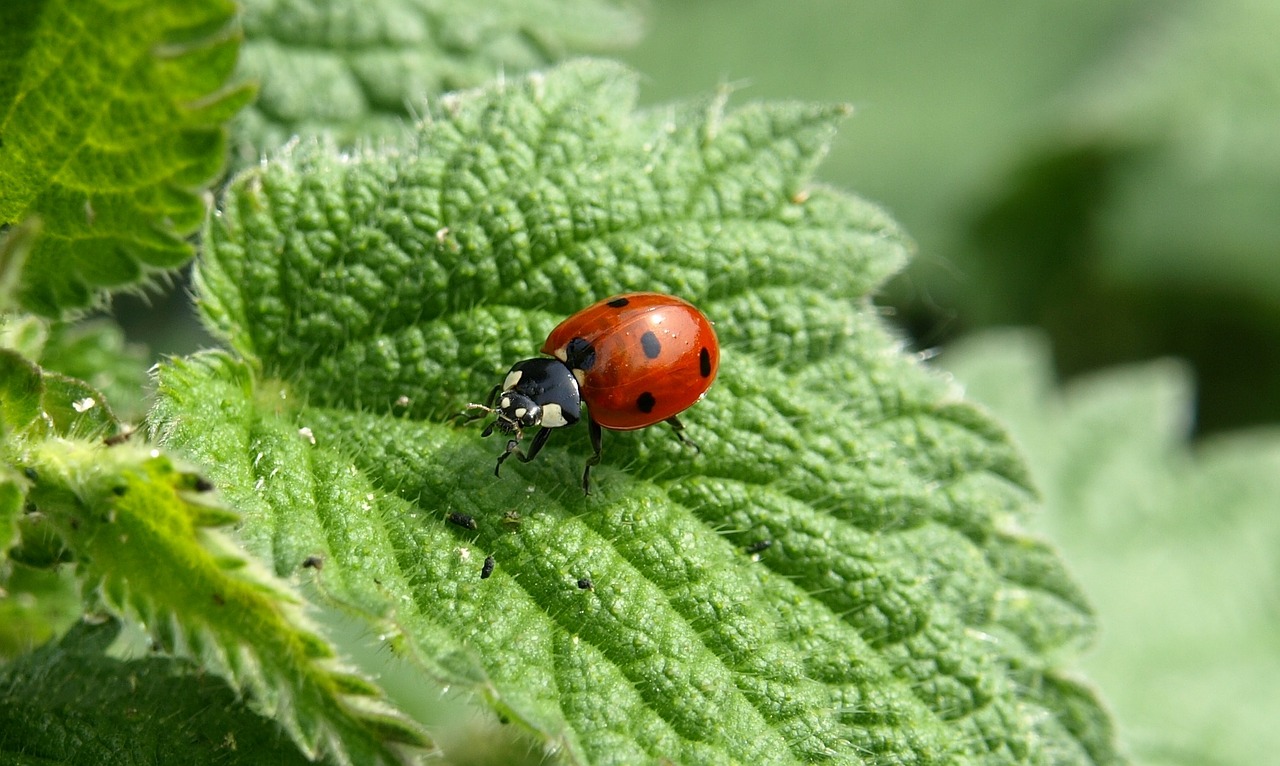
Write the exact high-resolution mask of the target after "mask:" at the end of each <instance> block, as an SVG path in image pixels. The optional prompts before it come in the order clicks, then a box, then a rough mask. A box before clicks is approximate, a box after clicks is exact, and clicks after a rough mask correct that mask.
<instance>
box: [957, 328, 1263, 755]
mask: <svg viewBox="0 0 1280 766" xmlns="http://www.w3.org/2000/svg"><path fill="white" fill-rule="evenodd" d="M946 361H947V366H948V367H949V368H950V369H953V370H955V371H956V372H957V375H958V376H959V377H961V378H963V379H964V380H965V381H966V383H967V385H968V388H969V390H970V391H971V392H972V394H973V396H974V397H975V398H976V399H980V400H982V401H984V402H987V403H989V404H990V406H991V407H993V408H994V409H995V410H996V411H997V412H999V413H1000V414H1001V415H1002V416H1003V417H1005V418H1007V420H1008V422H1009V423H1010V427H1011V428H1012V430H1013V432H1014V433H1015V434H1016V435H1017V436H1018V437H1019V440H1020V441H1021V442H1022V443H1023V444H1025V445H1026V449H1027V455H1028V459H1029V460H1030V462H1031V465H1032V467H1033V468H1034V470H1035V473H1036V476H1037V479H1038V480H1039V483H1040V484H1041V485H1042V486H1043V487H1044V488H1045V499H1046V504H1047V506H1048V512H1047V513H1046V514H1044V516H1043V522H1042V523H1043V524H1044V525H1045V526H1046V527H1048V528H1049V529H1050V530H1051V531H1052V534H1053V538H1054V539H1055V540H1061V541H1062V545H1063V547H1064V548H1065V549H1066V551H1067V552H1068V553H1069V554H1070V556H1071V560H1072V562H1073V563H1074V564H1076V568H1077V569H1079V571H1080V577H1081V579H1082V580H1083V581H1084V582H1085V584H1086V585H1089V586H1092V587H1091V589H1090V590H1091V592H1092V593H1096V594H1097V601H1098V612H1099V619H1100V620H1101V621H1102V623H1103V625H1104V628H1105V630H1104V631H1103V637H1102V639H1101V640H1100V641H1099V642H1098V650H1097V651H1096V652H1095V653H1093V654H1092V655H1091V656H1090V657H1089V658H1088V662H1087V663H1086V668H1087V669H1088V670H1089V671H1090V673H1091V674H1093V675H1094V676H1095V677H1096V678H1097V679H1098V680H1099V681H1101V682H1103V683H1104V684H1106V688H1107V689H1108V690H1110V692H1111V694H1110V696H1111V697H1112V700H1111V701H1112V702H1113V703H1114V706H1115V709H1116V711H1117V713H1118V717H1119V719H1120V720H1121V721H1123V722H1124V724H1125V727H1124V735H1125V739H1126V740H1127V741H1128V743H1129V744H1130V746H1131V747H1132V748H1133V750H1134V752H1135V754H1136V755H1137V756H1138V757H1139V759H1140V760H1141V762H1145V763H1167V762H1170V759H1171V758H1172V760H1173V761H1176V762H1179V763H1265V762H1267V761H1269V760H1270V759H1271V758H1272V757H1274V756H1273V754H1274V753H1275V752H1276V751H1277V749H1280V734H1278V733H1277V732H1276V729H1275V726H1274V725H1273V722H1274V721H1276V720H1277V718H1280V699H1278V698H1277V697H1276V694H1275V689H1276V687H1277V686H1278V685H1280V660H1278V659H1277V656H1276V652H1275V651H1274V649H1275V646H1276V645H1277V642H1280V623H1277V621H1276V619H1275V605H1276V604H1277V603H1280V577H1278V576H1277V573H1276V566H1275V560H1276V559H1275V551H1276V549H1277V546H1280V516H1277V514H1276V498H1277V497H1280V434H1277V432H1276V431H1275V429H1258V430H1256V431H1253V432H1240V433H1232V434H1223V435H1218V436H1214V437H1211V438H1207V439H1204V440H1202V441H1201V442H1200V443H1198V444H1195V445H1194V446H1193V445H1191V444H1189V443H1188V436H1189V432H1190V424H1191V422H1192V417H1193V414H1194V396H1193V384H1192V380H1191V377H1190V375H1189V373H1188V371H1187V369H1186V367H1185V366H1183V365H1181V364H1179V363H1176V362H1173V361H1171V360H1161V361H1157V362H1152V363H1148V364H1143V365H1133V366H1129V367H1122V368H1117V369H1112V370H1106V371H1103V372H1100V373H1096V374H1094V375H1091V376H1088V377H1083V378H1080V379H1078V380H1075V381H1073V382H1071V383H1070V384H1068V385H1065V386H1062V387H1059V386H1058V385H1057V384H1056V383H1055V381H1054V378H1053V363H1052V355H1051V353H1050V349H1049V348H1048V346H1047V344H1046V343H1045V341H1044V339H1043V338H1041V337H1039V336H1038V335H1036V334H1034V333H1031V332H1026V331H1004V332H991V333H984V334H982V335H979V336H976V337H973V338H970V339H968V340H967V341H966V342H964V343H962V344H957V346H956V347H955V349H954V350H953V351H950V352H949V353H948V355H947V357H946ZM1210 700H1213V701H1217V700H1230V704H1226V705H1218V704H1212V703H1210V704H1206V703H1207V701H1210ZM1171 754H1172V755H1171Z"/></svg>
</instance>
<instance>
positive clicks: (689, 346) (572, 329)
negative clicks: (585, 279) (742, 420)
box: [467, 293, 720, 494]
mask: <svg viewBox="0 0 1280 766" xmlns="http://www.w3.org/2000/svg"><path fill="white" fill-rule="evenodd" d="M542 353H544V354H548V355H549V356H550V358H543V357H539V358H536V359H526V360H524V361H522V362H517V363H516V364H515V365H514V366H513V367H512V368H511V370H510V372H508V373H507V377H506V379H505V380H504V381H503V382H502V384H501V385H499V386H494V388H493V391H491V392H490V393H489V398H488V399H487V400H486V401H485V403H484V404H468V405H467V409H469V410H472V409H474V410H482V411H483V412H482V414H480V415H477V416H476V417H484V415H487V414H489V413H493V414H494V415H496V416H497V418H496V419H495V420H494V421H493V422H492V423H490V424H489V425H488V426H486V427H485V429H484V431H483V432H481V434H480V435H481V436H489V435H490V434H492V433H493V432H494V430H495V429H496V430H498V431H501V432H502V433H504V434H508V435H510V437H511V438H510V439H509V440H508V441H507V448H506V450H504V451H503V453H502V454H501V455H499V456H498V464H497V466H495V467H494V469H493V473H494V475H495V476H497V475H499V472H500V471H501V470H502V463H503V462H504V461H505V460H506V459H507V458H509V457H511V456H512V455H515V456H516V457H518V458H520V460H521V462H525V463H527V462H529V461H530V460H533V459H534V458H535V457H537V455H538V453H539V452H540V451H542V448H543V447H544V446H545V445H546V443H547V439H549V438H550V437H551V433H552V431H554V430H555V429H557V428H564V427H566V426H571V425H573V424H574V423H577V422H578V421H579V420H581V419H582V418H583V415H584V413H583V409H582V405H583V404H584V403H585V404H586V413H585V415H586V419H587V433H588V435H589V436H590V439H591V449H592V455H591V457H589V458H588V459H587V465H586V468H585V469H584V470H583V472H582V490H583V491H584V492H586V493H587V494H590V493H591V467H592V466H594V465H598V464H599V463H600V447H601V429H606V428H607V429H609V430H610V431H634V430H636V429H639V428H645V427H647V426H651V425H654V424H656V423H661V422H666V423H669V424H671V427H672V428H673V429H674V430H675V434H676V437H677V438H679V439H680V441H681V442H683V443H685V444H690V445H693V442H691V441H690V440H689V439H688V438H686V437H685V435H684V425H683V424H682V423H681V422H680V420H679V419H678V418H677V417H676V416H677V415H679V414H680V413H681V412H684V411H685V410H687V409H688V408H689V407H691V406H693V404H694V403H696V402H697V401H698V400H699V399H701V398H702V397H703V396H704V395H705V394H706V393H707V389H708V388H710V387H711V383H712V382H713V381H714V380H715V379H716V372H717V371H718V369H719V367H720V346H719V344H718V343H717V342H716V334H715V331H714V330H713V329H711V322H710V321H709V320H708V319H707V317H706V316H705V315H704V314H703V313H702V312H701V311H699V310H698V309H697V308H695V307H694V306H693V304H691V303H689V302H687V301H684V300H681V299H680V298H675V297H673V296H670V295H663V294H661V293H626V294H624V295H617V296H614V297H612V298H606V299H605V300H602V301H600V302H599V303H595V304H593V305H591V306H588V307H587V308H585V309H583V310H582V311H579V312H578V313H576V314H574V315H573V316H571V317H569V318H568V319H566V320H564V321H563V322H561V323H560V324H559V326H557V327H556V328H555V329H554V330H552V331H551V334H550V335H549V336H547V341H546V343H544V344H542ZM535 426H540V427H541V429H540V430H539V431H538V432H537V434H535V435H534V437H533V440H532V441H531V442H530V443H529V448H528V450H527V451H524V450H521V449H520V440H521V439H522V438H524V432H525V430H526V429H530V428H533V427H535ZM693 446H695V448H696V445H693Z"/></svg>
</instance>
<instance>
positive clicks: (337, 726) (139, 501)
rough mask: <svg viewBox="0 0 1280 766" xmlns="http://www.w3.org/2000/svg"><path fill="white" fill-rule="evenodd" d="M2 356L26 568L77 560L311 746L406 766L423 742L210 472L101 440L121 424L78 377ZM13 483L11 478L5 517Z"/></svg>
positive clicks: (105, 599) (43, 586)
mask: <svg viewBox="0 0 1280 766" xmlns="http://www.w3.org/2000/svg"><path fill="white" fill-rule="evenodd" d="M0 362H2V363H3V364H0V370H3V374H2V375H0V393H3V399H2V400H3V401H4V403H5V407H4V408H3V410H0V414H3V421H2V422H3V425H4V428H5V430H4V435H5V441H4V443H3V444H0V458H2V459H3V462H2V463H0V468H3V469H5V473H0V476H5V475H7V476H8V477H9V479H10V480H9V481H8V482H6V483H7V484H9V485H12V486H13V488H16V489H17V490H19V492H20V493H21V495H20V500H21V502H22V510H23V511H24V513H23V515H22V516H21V517H20V518H19V519H18V520H17V524H16V525H11V524H6V526H8V528H9V529H13V528H15V527H16V530H17V535H18V538H19V539H18V542H17V544H15V545H13V547H12V549H10V547H9V540H6V541H5V542H6V546H5V547H6V550H7V552H8V553H9V558H10V559H12V561H13V562H14V564H15V566H26V567H35V568H43V569H50V568H52V567H54V566H55V565H57V564H59V563H63V562H67V561H73V562H75V565H76V576H77V578H78V580H79V582H80V585H81V590H82V592H83V593H85V594H87V595H88V596H89V597H90V598H91V599H93V600H95V602H100V603H101V604H102V605H103V606H104V607H105V608H106V609H107V610H108V611H109V612H110V613H112V614H115V615H121V616H125V617H128V618H130V619H137V620H139V621H141V623H142V624H143V625H145V626H146V627H147V628H148V629H149V630H150V631H152V633H153V634H154V636H155V637H156V639H157V640H158V641H159V644H160V646H161V647H163V648H165V649H168V650H171V651H174V652H177V653H179V654H182V655H185V656H189V657H192V658H194V659H197V660H199V661H200V663H201V664H202V666H203V667H205V668H210V669H213V670H215V671H217V672H219V673H220V674H221V675H223V676H224V677H226V678H227V679H228V680H229V681H231V682H232V685H233V686H234V687H235V688H236V689H238V690H241V691H248V692H250V693H251V694H250V697H251V700H252V702H253V703H254V704H255V705H256V706H257V707H258V708H259V709H260V710H261V711H262V712H265V713H267V714H269V715H271V716H272V717H274V718H275V719H276V720H277V721H279V722H280V723H281V724H282V725H283V727H284V730H285V731H286V732H287V733H288V734H289V735H290V736H291V737H292V738H293V740H294V741H295V743H296V744H297V745H298V747H299V749H300V750H301V752H302V753H303V754H304V755H306V756H308V757H316V756H318V755H324V756H326V757H328V758H330V759H332V760H333V761H334V762H336V763H362V764H363V763H401V762H405V761H407V760H409V759H411V758H413V757H414V756H415V754H419V753H421V752H422V750H423V748H425V747H427V745H428V740H427V739H426V737H425V735H424V734H423V733H422V732H421V730H420V729H419V728H418V727H417V726H416V725H415V724H414V723H412V722H411V721H408V720H407V719H405V718H404V717H403V715H402V714H401V713H399V711H397V710H395V709H394V708H392V707H391V706H390V705H389V704H388V703H387V702H386V700H385V698H384V697H383V695H382V693H381V692H380V690H378V689H377V687H376V686H375V685H374V684H373V683H372V682H371V681H369V680H367V679H365V678H364V677H362V676H360V675H358V674H357V673H355V672H354V671H353V670H352V669H350V668H347V667H345V666H343V665H342V664H341V663H340V662H339V661H338V659H337V657H336V655H335V651H334V649H333V648H332V646H331V645H330V644H329V643H328V642H327V641H326V640H325V639H323V638H322V637H321V636H320V634H319V632H318V631H317V629H316V628H315V627H314V626H312V625H311V623H310V622H309V621H308V619H307V618H306V617H305V616H304V615H303V614H302V611H301V610H302V604H303V600H302V598H301V597H300V596H299V595H298V594H297V593H296V592H294V591H293V590H292V589H291V588H290V587H289V586H288V585H287V584H285V583H284V582H282V581H280V580H277V579H276V578H273V577H271V576H270V575H268V574H267V573H266V572H265V571H263V570H262V569H261V568H260V567H259V566H257V565H255V564H254V562H252V561H251V560H249V559H248V558H246V557H245V556H244V555H243V553H241V552H240V551H239V549H237V548H236V547H234V546H233V545H232V543H231V542H230V541H229V540H228V539H226V538H225V537H224V536H223V535H222V534H221V533H220V532H218V531H217V528H218V527H222V526H226V525H227V524H229V523H231V522H233V521H235V520H236V519H237V518H238V517H237V516H236V514H234V513H232V512H231V511H229V510H228V509H226V508H225V507H224V506H223V505H221V504H220V503H219V502H217V501H216V500H215V499H214V498H213V497H212V495H211V494H210V490H211V489H212V486H211V485H210V484H209V482H208V480H207V479H205V478H203V477H201V476H199V475H197V474H195V473H193V472H191V471H190V470H185V469H183V468H182V467H181V466H180V465H178V464H176V463H175V462H174V461H173V460H172V459H171V458H170V457H169V456H168V455H166V454H165V453H163V452H162V451H161V450H158V449H156V448H155V447H154V446H151V445H148V444H146V443H143V441H142V439H141V438H140V437H139V438H135V439H126V440H123V441H121V440H120V439H115V438H107V439H104V437H113V436H115V435H116V434H117V433H118V431H119V423H118V422H117V421H116V420H115V418H114V416H113V415H112V413H111V412H110V410H109V409H108V408H107V407H106V404H105V402H104V401H103V398H102V395H101V394H99V393H97V392H96V391H94V390H93V389H92V388H90V387H89V386H87V385H86V384H84V383H83V382H81V381H78V380H75V379H72V378H68V377H65V376H62V375H59V374H56V373H49V372H47V371H43V370H41V369H39V368H38V367H36V366H35V365H33V364H31V363H30V362H28V361H27V360H25V359H23V358H22V357H20V356H19V355H18V354H17V353H16V352H14V351H9V350H0ZM0 486H3V484H0ZM10 494H11V492H10V490H9V488H8V487H5V488H4V489H3V490H0V500H2V501H4V502H5V505H4V506H3V508H4V509H6V513H9V512H11V511H13V508H12V507H11V504H10V503H9V495H10ZM0 521H6V522H7V521H8V520H7V519H3V518H0ZM8 536H9V538H13V535H12V534H11V533H10V534H9V535H8ZM5 563H6V564H8V562H5ZM15 571H18V570H15ZM6 572H7V567H6ZM27 580H31V578H27ZM18 584H19V585H22V587H23V590H24V591H27V590H30V591H36V590H39V591H45V592H48V593H50V594H52V595H57V593H58V588H57V587H56V585H57V584H56V583H50V582H40V581H38V578H37V579H36V580H31V582H29V583H18ZM28 586H29V587H28ZM20 606H21V605H19V604H14V605H9V604H5V603H3V602H0V610H2V611H4V612H12V613H15V614H17V615H18V616H19V617H22V618H24V619H29V622H30V624H31V625H32V629H33V633H34V632H36V631H37V629H39V628H40V626H41V625H42V624H48V625H49V626H50V627H51V626H52V625H53V624H55V623H57V622H58V619H57V618H58V617H59V615H57V614H54V615H38V614H37V615H31V614H27V613H26V612H23V611H22V610H21V609H20ZM53 606H56V605H53ZM42 618H43V619H42ZM6 638H8V637H7V636H6ZM24 720H25V721H27V723H30V721H29V720H28V719H24ZM155 723H156V719H151V725H152V728H151V729H150V730H151V731H152V733H155V732H156V731H159V730H158V729H155V728H154V726H155ZM24 725H26V724H24ZM15 736H17V735H15ZM56 739H57V737H54V738H53V740H50V741H54V740H56ZM43 741H44V740H43V739H40V740H39V742H43ZM22 742H26V744H27V745H30V746H31V747H32V748H36V747H37V745H38V742H37V741H36V740H32V741H27V740H25V739H24V740H21V741H15V740H10V741H9V742H7V743H6V744H7V745H10V746H15V747H18V749H25V745H22V744H21V743H22Z"/></svg>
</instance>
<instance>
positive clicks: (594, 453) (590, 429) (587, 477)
mask: <svg viewBox="0 0 1280 766" xmlns="http://www.w3.org/2000/svg"><path fill="white" fill-rule="evenodd" d="M587 436H588V437H590V439H591V457H589V458H587V467H586V468H584V469H582V492H583V494H587V495H589V494H591V466H593V465H600V450H601V447H603V446H604V438H603V436H602V434H601V433H600V424H599V423H597V422H596V419H595V418H593V417H588V418H587Z"/></svg>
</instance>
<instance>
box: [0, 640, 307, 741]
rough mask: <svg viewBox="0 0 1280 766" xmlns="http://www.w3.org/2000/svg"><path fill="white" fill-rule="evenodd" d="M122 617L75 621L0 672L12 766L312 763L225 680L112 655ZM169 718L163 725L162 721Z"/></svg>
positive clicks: (1, 721) (167, 660) (1, 726)
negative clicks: (147, 760)
mask: <svg viewBox="0 0 1280 766" xmlns="http://www.w3.org/2000/svg"><path fill="white" fill-rule="evenodd" d="M119 632H120V626H119V623H117V622H114V621H111V620H106V621H103V622H102V623H101V624H90V623H86V622H82V623H79V624H78V625H76V626H75V627H74V628H73V629H72V630H71V631H70V632H69V633H68V634H67V635H66V636H64V637H63V638H62V639H61V640H60V641H56V642H53V643H50V644H46V645H45V646H42V647H41V648H39V649H38V650H36V651H35V652H32V653H31V654H28V655H26V656H24V657H22V658H20V659H18V660H17V661H15V662H13V663H10V664H8V665H7V666H5V667H4V669H3V671H0V730H2V731H4V733H5V736H4V737H0V758H4V759H5V761H6V762H8V763H62V764H95V765H96V766H113V765H114V764H132V763H138V762H139V760H138V758H139V754H140V753H146V754H147V757H148V758H150V759H151V762H153V763H183V762H186V763H208V762H210V753H214V754H215V756H214V757H215V758H217V759H218V762H224V763H247V762H256V763H272V764H281V766H285V765H287V764H306V763H309V761H308V760H307V759H306V758H304V757H303V756H302V754H301V753H299V752H298V751H297V749H295V748H294V747H293V743H291V742H290V741H289V740H288V738H287V737H286V736H284V734H283V733H282V732H281V731H280V730H279V728H278V727H276V726H275V724H274V722H272V721H271V720H269V719H266V718H262V717H261V716H258V715H255V714H254V713H253V712H252V711H250V710H249V709H248V708H247V707H246V706H245V704H244V702H243V700H241V699H238V698H237V695H236V693H235V692H234V691H233V690H232V689H231V688H229V687H228V686H226V684H224V683H223V682H222V681H221V679H219V678H217V677H216V676H213V675H209V674H202V673H200V672H199V669H198V668H197V667H196V666H195V665H194V663H191V662H188V661H184V660H180V659H174V658H171V657H159V656H154V657H144V658H140V659H135V660H129V661H122V660H119V659H115V658H112V657H110V656H108V655H107V654H106V650H107V647H108V645H109V644H110V643H111V641H112V640H113V639H114V638H115V636H116V635H117V634H118V633H119ZM157 720H163V721H164V722H165V725H164V726H157V725H156V721H157Z"/></svg>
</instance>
